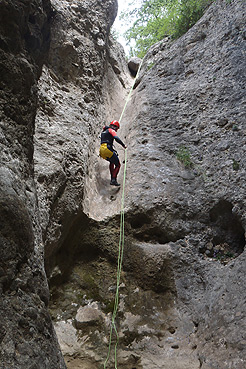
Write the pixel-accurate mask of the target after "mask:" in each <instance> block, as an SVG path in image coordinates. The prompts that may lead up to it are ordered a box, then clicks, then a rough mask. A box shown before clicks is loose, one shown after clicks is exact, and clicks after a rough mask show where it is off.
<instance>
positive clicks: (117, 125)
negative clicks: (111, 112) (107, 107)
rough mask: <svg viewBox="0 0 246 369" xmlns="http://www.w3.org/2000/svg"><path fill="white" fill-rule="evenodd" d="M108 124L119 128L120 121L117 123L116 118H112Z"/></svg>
mask: <svg viewBox="0 0 246 369" xmlns="http://www.w3.org/2000/svg"><path fill="white" fill-rule="evenodd" d="M110 126H115V127H118V128H120V123H119V122H118V121H117V120H113V121H112V122H111V123H110Z"/></svg>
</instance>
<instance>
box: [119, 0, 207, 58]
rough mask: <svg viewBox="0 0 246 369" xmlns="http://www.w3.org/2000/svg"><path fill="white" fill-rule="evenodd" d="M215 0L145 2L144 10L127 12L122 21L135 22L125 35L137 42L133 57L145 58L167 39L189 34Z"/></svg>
mask: <svg viewBox="0 0 246 369" xmlns="http://www.w3.org/2000/svg"><path fill="white" fill-rule="evenodd" d="M213 1H214V0H142V4H141V6H140V8H138V9H136V8H135V9H134V10H131V11H126V12H123V13H122V15H121V19H123V20H125V21H128V20H129V19H135V21H134V23H133V25H132V26H131V27H130V28H129V29H128V30H127V31H126V32H125V38H126V40H127V41H128V42H130V41H131V40H134V41H135V47H133V48H132V49H131V54H132V55H131V56H133V55H136V56H138V57H143V56H144V55H145V53H146V52H147V50H148V49H149V47H150V46H151V45H153V44H154V43H156V42H158V41H160V40H162V39H163V38H164V37H166V36H171V37H172V38H178V37H180V36H181V35H182V34H184V33H185V32H187V31H188V29H189V28H190V27H192V26H193V25H194V24H195V23H196V22H197V21H198V19H199V18H200V17H201V16H202V15H203V13H204V11H205V9H206V8H207V7H208V6H209V5H210V4H211V3H212V2H213Z"/></svg>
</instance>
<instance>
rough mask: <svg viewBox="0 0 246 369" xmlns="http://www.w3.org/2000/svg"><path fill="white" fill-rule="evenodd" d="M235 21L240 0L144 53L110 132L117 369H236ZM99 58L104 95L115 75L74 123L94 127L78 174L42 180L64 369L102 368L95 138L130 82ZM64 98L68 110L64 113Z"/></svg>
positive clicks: (240, 21) (241, 230) (240, 256)
mask: <svg viewBox="0 0 246 369" xmlns="http://www.w3.org/2000/svg"><path fill="white" fill-rule="evenodd" d="M63 11H64V10H63ZM67 18H69V17H68V16H67ZM244 24H245V3H243V2H242V1H232V2H230V4H229V3H228V2H227V1H218V2H216V3H215V4H214V5H213V6H212V7H211V8H210V9H209V10H208V11H207V13H206V14H205V16H204V17H203V18H202V19H201V20H200V21H199V22H198V23H197V25H196V26H195V27H193V28H192V29H191V30H190V31H189V32H188V33H187V34H186V35H184V36H183V37H181V38H180V39H179V40H177V41H176V42H170V41H169V40H163V41H162V42H161V43H159V44H157V45H155V46H153V47H152V48H151V50H150V51H149V53H148V54H147V56H146V57H145V59H144V63H143V67H142V70H141V73H140V77H139V80H138V81H137V82H136V86H135V90H134V93H133V96H132V99H131V101H130V102H129V104H128V107H127V110H126V113H125V115H124V117H123V120H122V128H121V130H120V131H119V132H120V137H121V138H122V139H123V140H126V142H127V144H128V146H129V150H128V156H129V160H128V167H127V184H126V225H125V228H126V231H125V234H126V247H125V255H124V256H125V257H124V272H123V276H122V285H121V295H120V311H119V319H118V321H117V324H118V329H119V334H120V345H119V351H118V360H119V365H120V366H121V367H122V368H138V369H140V368H146V367H148V368H175V369H177V368H180V369H181V368H187V369H188V368H189V369H191V368H194V369H195V368H203V369H205V368H213V367H216V368H221V369H222V368H223V369H224V368H232V367H237V368H241V369H243V368H244V366H245V358H244V357H245V333H244V332H245V327H244V321H245V308H244V307H243V301H244V299H245V292H244V283H243V280H244V279H245V267H244V265H245V251H244V248H245V204H244V202H245V200H244V197H245V196H244V194H245V165H244V161H243V160H242V158H243V157H244V155H245V115H244V109H243V104H244V103H245V100H244V99H245V92H244V85H245V73H244V70H245V58H244V53H245V25H244ZM72 32H74V30H73V31H70V32H67V34H70V33H72ZM80 37H81V36H80ZM78 38H79V37H78ZM70 43H71V41H70ZM108 45H109V46H110V44H108ZM96 50H97V49H96ZM105 60H106V64H105V69H104V72H103V78H102V83H101V85H102V86H105V84H106V83H108V82H107V81H108V80H109V76H110V81H111V83H112V82H113V84H114V86H115V88H114V89H104V88H102V90H100V92H99V94H101V95H100V102H99V103H97V109H95V104H93V103H92V106H93V107H94V109H95V110H94V112H93V113H90V106H91V105H90V104H91V100H88V101H84V100H82V103H83V104H84V105H83V107H84V114H85V111H86V112H87V114H89V115H87V117H88V119H85V117H84V118H83V116H82V115H81V114H82V113H81V112H78V115H77V117H78V120H77V119H75V120H76V122H75V124H80V130H84V129H85V127H88V126H87V124H88V122H89V121H91V122H93V123H92V127H93V128H92V129H91V131H88V132H89V133H90V135H89V137H88V136H87V135H85V134H84V136H83V137H84V140H85V141H82V140H83V137H82V136H80V143H81V141H82V146H79V147H78V146H76V145H77V141H76V144H75V146H76V147H74V152H75V154H74V158H76V157H77V158H78V163H77V164H76V165H77V170H80V172H76V170H75V172H74V173H77V174H76V176H75V177H74V176H72V175H71V176H70V179H68V180H67V176H66V175H64V182H65V180H67V184H66V185H65V184H64V187H63V189H62V191H61V192H60V193H59V192H56V188H57V187H56V186H57V185H58V184H59V180H58V176H57V175H56V176H55V179H54V180H50V182H49V181H48V180H47V179H45V176H44V183H45V181H46V185H45V186H46V187H45V188H46V190H45V191H47V193H50V192H49V191H51V188H53V189H54V196H55V194H57V193H58V196H57V197H55V202H54V201H52V200H49V201H51V204H53V206H54V207H53V208H50V207H49V206H48V205H47V202H46V206H45V207H44V210H45V209H46V210H47V211H50V210H49V209H51V210H52V212H50V213H49V214H50V215H49V216H50V218H49V219H51V221H50V224H47V225H46V228H45V230H46V234H47V236H46V237H47V239H46V242H47V244H46V247H47V255H48V254H49V253H50V252H51V253H53V256H54V257H53V256H52V258H51V259H52V263H51V279H50V281H51V291H52V301H51V305H50V308H51V314H52V316H53V318H54V320H56V324H55V326H56V330H57V333H58V336H59V340H60V343H61V345H62V350H63V352H64V354H65V356H66V361H67V365H68V367H69V368H74V367H79V366H80V365H81V366H85V367H88V368H99V367H100V366H101V365H102V363H103V360H104V359H105V357H106V352H107V344H108V333H109V324H110V323H109V322H110V312H111V311H112V304H113V299H114V288H115V283H116V282H115V278H116V275H115V274H116V260H117V252H118V237H119V232H118V231H119V217H118V214H119V208H120V196H121V192H120V191H119V192H117V190H115V189H112V188H110V186H109V183H108V181H109V178H108V167H107V163H105V162H103V161H102V159H100V158H98V154H97V152H98V145H99V139H98V135H99V132H100V126H102V124H103V121H104V119H103V118H104V116H105V117H106V118H107V119H108V120H110V119H111V118H112V119H115V118H116V119H117V118H119V116H120V113H121V110H122V104H123V100H124V99H125V97H126V93H127V91H128V90H129V87H128V83H129V82H128V81H129V77H127V75H126V72H125V73H124V74H123V72H122V71H121V72H120V73H119V71H118V70H117V68H118V66H117V68H115V67H114V68H111V67H112V66H110V60H111V59H110V58H109V59H105ZM119 60H120V59H119V56H118V63H119ZM122 63H123V62H122ZM78 64H79V65H81V64H83V62H82V59H80V62H79V63H78ZM79 68H81V67H79ZM112 69H113V70H112ZM119 69H120V70H121V68H119ZM109 73H110V74H109ZM100 76H102V74H100ZM122 80H123V81H126V82H124V83H122ZM70 81H71V80H70ZM76 83H77V84H78V82H76ZM116 83H118V85H117V88H116ZM66 88H67V90H68V91H66V90H65V92H64V93H63V97H62V99H64V96H66V94H68V95H69V94H71V93H75V87H74V80H73V85H70V86H66ZM116 94H117V95H116ZM80 96H81V95H80V91H79V95H73V98H75V100H77V99H79V100H80V99H81V98H80ZM95 96H97V95H95ZM73 98H72V99H70V103H69V106H68V105H65V109H64V106H63V110H68V111H70V110H69V109H70V106H71V101H72V100H73ZM96 98H97V97H94V99H96ZM63 101H64V100H63ZM115 102H118V107H117V106H116V103H115ZM100 109H102V110H104V111H105V112H107V113H106V114H105V115H104V114H103V113H102V110H101V113H99V112H100ZM60 111H61V108H60ZM62 117H64V114H63V113H62V115H61V116H60V118H59V119H57V116H56V115H54V117H53V118H52V122H53V123H52V124H59V127H61V126H60V124H61V123H60V122H61V120H62V119H63V118H62ZM95 117H96V119H95ZM71 119H72V120H73V121H74V115H72V118H71ZM49 121H50V118H49ZM55 122H57V123H55ZM64 123H65V122H64ZM52 124H51V126H52ZM62 127H63V128H62V129H61V128H59V130H58V129H57V130H56V134H57V132H58V133H59V135H60V134H61V131H62V130H64V129H66V128H65V127H66V124H63V125H62ZM75 131H78V128H77V129H75ZM80 132H81V131H80ZM82 132H86V131H82ZM67 137H68V138H69V137H70V135H69V136H67ZM37 140H38V141H39V138H38V136H37ZM77 140H78V139H77ZM38 141H37V156H38V150H39V149H38V145H39V142H38ZM63 141H64V139H63ZM63 141H62V142H61V145H64V144H65V143H64V142H63ZM43 142H45V139H44V141H43ZM68 142H69V146H71V142H70V138H69V141H68ZM53 150H54V148H52V151H53ZM55 150H57V151H55V152H57V153H60V149H58V146H57V145H55ZM66 152H67V151H66V150H65V154H66ZM80 153H82V154H83V156H82V157H83V159H80V158H81V154H80ZM119 153H120V156H121V158H122V157H123V152H122V151H121V150H120V149H119ZM56 155H57V157H58V154H56ZM56 155H52V158H50V159H49V160H51V159H52V160H53V159H54V160H57V159H56ZM59 155H61V154H59ZM62 155H64V152H63V154H62ZM85 155H88V159H87V158H86V160H85ZM61 157H62V156H61ZM60 160H61V159H60ZM64 160H65V159H64ZM76 160H77V159H76ZM61 161H62V160H61ZM71 164H72V165H71ZM69 165H70V167H71V168H73V165H74V162H73V161H71V159H70V162H69ZM68 170H69V169H67V171H68ZM44 173H45V170H44ZM61 173H62V171H61V170H59V175H60V174H61ZM121 176H122V173H121ZM37 178H38V181H39V170H38V167H37ZM120 180H122V177H120ZM39 182H40V189H41V192H40V193H41V199H43V200H42V204H45V201H47V200H45V199H47V195H45V191H43V184H42V183H41V182H42V181H39ZM70 184H72V187H73V188H72V187H71V189H69V186H70ZM78 184H79V190H78V188H77V187H76V186H77V185H78ZM52 186H54V187H52ZM74 189H75V190H76V191H75V192H74V191H73V190H74ZM43 196H44V198H43ZM78 197H79V198H80V201H78ZM65 199H69V200H70V201H69V203H68V202H67V203H66V202H65V207H64V206H63V201H68V200H65ZM71 204H74V208H73V209H72V208H69V207H71ZM78 204H81V205H79V207H78V210H77V212H76V211H75V210H74V209H75V207H76V206H78ZM42 206H43V205H42ZM63 209H66V214H65V211H64V210H63ZM67 209H69V211H68V212H67ZM53 214H54V215H53ZM55 214H56V215H55ZM58 214H60V215H59V217H60V218H59V217H58ZM67 215H68V216H69V217H70V219H71V221H70V223H67V221H68V219H69V217H67ZM53 216H54V218H53V219H57V220H58V221H56V223H53V221H52V217H53ZM44 218H45V219H46V220H47V219H48V218H47V217H44ZM59 219H60V220H59ZM63 219H64V220H63ZM50 230H51V231H52V232H54V236H52V234H51V233H50ZM57 235H58V237H57ZM57 240H58V241H59V242H57ZM58 249H59V251H58V252H56V250H58ZM232 301H233V302H232ZM235 327H236V328H235ZM112 359H113V358H112Z"/></svg>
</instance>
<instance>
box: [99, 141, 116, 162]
mask: <svg viewBox="0 0 246 369" xmlns="http://www.w3.org/2000/svg"><path fill="white" fill-rule="evenodd" d="M99 155H100V156H101V158H103V159H105V160H107V159H110V158H111V156H113V152H112V151H111V150H109V149H108V146H107V144H106V143H103V144H101V146H100V150H99Z"/></svg>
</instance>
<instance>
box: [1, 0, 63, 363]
mask: <svg viewBox="0 0 246 369" xmlns="http://www.w3.org/2000/svg"><path fill="white" fill-rule="evenodd" d="M51 16H52V11H51V7H50V3H49V1H46V0H43V1H36V0H35V1H20V2H18V4H17V2H16V1H10V0H8V1H5V0H3V1H1V3H0V117H1V119H0V121H1V123H0V129H1V131H0V132H1V133H0V135H1V140H0V183H1V185H0V219H1V225H0V292H1V298H0V318H1V324H0V367H1V369H11V368H13V369H16V368H54V369H55V368H58V367H59V368H65V364H64V360H63V358H62V355H61V353H60V350H59V347H58V344H57V339H56V335H55V332H54V329H53V326H52V322H51V319H50V316H49V313H48V310H47V305H48V299H49V291H48V286H47V280H46V276H45V272H44V267H43V244H42V238H41V228H40V222H39V214H38V206H37V196H36V188H35V183H34V180H33V132H34V120H35V113H36V107H37V80H38V77H39V76H40V73H41V66H42V63H43V60H44V59H45V57H46V54H47V50H48V48H49V34H50V25H49V24H50V19H51Z"/></svg>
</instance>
